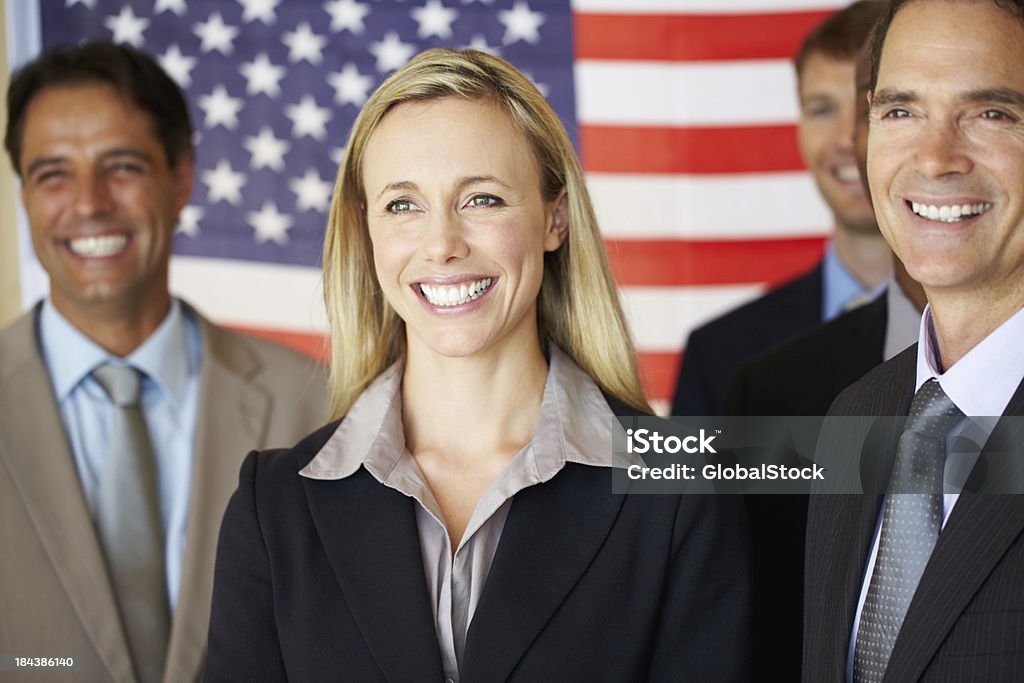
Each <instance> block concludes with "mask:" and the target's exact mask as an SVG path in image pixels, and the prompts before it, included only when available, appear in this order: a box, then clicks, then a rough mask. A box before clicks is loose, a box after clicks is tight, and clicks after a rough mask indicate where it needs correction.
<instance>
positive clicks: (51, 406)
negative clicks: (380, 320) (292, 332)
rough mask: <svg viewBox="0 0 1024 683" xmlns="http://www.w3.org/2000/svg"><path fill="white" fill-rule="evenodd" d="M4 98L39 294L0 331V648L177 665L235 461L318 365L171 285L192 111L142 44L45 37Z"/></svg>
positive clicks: (200, 612) (303, 424) (317, 378)
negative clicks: (47, 47)
mask: <svg viewBox="0 0 1024 683" xmlns="http://www.w3.org/2000/svg"><path fill="white" fill-rule="evenodd" d="M7 106H8V126H7V131H6V137H5V145H6V148H7V151H8V153H9V155H10V160H11V163H12V164H13V166H14V168H15V170H16V172H17V173H18V175H19V177H20V178H21V197H22V201H23V204H24V207H25V211H26V214H27V216H28V222H29V225H30V229H31V235H32V242H33V247H34V249H35V253H36V256H37V258H38V260H39V262H40V263H41V264H42V266H43V268H44V269H45V270H46V272H47V274H48V276H49V281H50V294H49V297H48V298H47V299H45V300H44V301H42V302H41V303H39V304H38V305H36V306H35V307H34V308H33V309H32V310H31V311H29V312H28V313H26V314H25V315H24V316H23V317H21V318H20V319H18V320H16V321H15V322H14V323H13V324H12V325H11V326H10V327H8V328H7V329H5V330H3V331H2V332H0V519H2V520H3V523H2V525H0V543H2V544H3V547H4V548H6V549H7V550H6V551H5V559H4V561H3V562H2V563H0V614H2V615H3V617H2V619H0V652H3V653H5V654H9V655H16V656H48V657H72V658H73V660H74V671H73V677H74V678H75V679H76V680H96V681H98V680H114V681H135V680H137V681H159V680H166V681H194V680H197V679H198V678H199V677H200V676H201V673H202V668H203V658H204V655H205V648H206V635H207V624H208V619H209V610H210V594H211V588H212V575H213V562H214V552H215V546H216V540H217V532H218V529H219V525H220V520H221V516H222V514H223V511H224V507H225V505H226V503H227V500H228V497H229V496H230V494H231V492H232V490H233V489H234V486H235V481H236V477H237V471H238V467H239V465H240V463H241V460H242V458H243V457H244V455H245V454H246V452H247V451H249V450H251V449H254V448H262V447H266V446H272V445H280V446H284V445H288V444H291V443H293V442H294V441H295V440H297V439H298V438H299V437H301V436H302V435H304V434H305V433H307V432H308V431H311V430H312V429H313V428H315V427H316V426H317V425H318V424H319V423H320V422H321V421H322V418H323V415H324V413H325V400H326V399H325V387H324V382H323V378H322V376H321V374H320V372H319V368H318V367H317V366H316V365H315V364H314V363H313V362H312V361H311V360H309V359H307V358H305V357H303V356H300V355H299V354H297V353H294V352H292V351H289V350H287V349H284V348H282V347H279V346H277V345H274V344H271V343H268V342H263V341H257V340H254V339H250V338H247V337H243V336H241V335H239V334H236V333H232V332H228V331H225V330H223V329H220V328H218V327H216V326H214V325H213V324H211V323H210V322H209V321H207V320H205V319H204V318H203V317H202V316H201V315H200V314H199V313H198V312H197V311H195V310H194V309H193V308H191V307H190V306H189V305H188V304H186V303H185V302H183V301H180V300H178V299H176V298H174V297H172V296H171V295H170V293H169V291H168V263H169V260H170V256H171V248H172V242H173V235H174V231H175V225H176V222H177V219H178V214H179V212H180V211H181V209H182V208H183V207H184V206H185V205H186V203H187V202H188V199H189V195H190V194H191V192H192V185H193V148H192V127H191V123H190V121H189V116H188V110H187V107H186V103H185V100H184V97H183V95H182V93H181V91H180V89H179V88H178V87H177V85H176V84H175V83H174V82H173V81H172V80H171V79H170V78H169V77H168V75H167V74H166V73H164V72H163V71H162V70H161V68H160V67H159V66H158V65H157V64H156V62H155V61H154V60H153V59H151V58H150V57H148V56H147V55H145V54H143V53H141V52H139V51H137V50H134V49H132V48H129V47H124V46H115V45H113V44H109V43H102V42H96V43H86V44H83V45H81V46H78V47H73V48H66V49H57V50H54V51H51V52H48V53H46V54H44V55H42V56H40V57H39V58H38V59H36V60H35V61H34V62H32V63H30V64H28V65H26V66H25V67H24V68H22V69H20V70H19V71H18V72H17V73H16V74H15V75H14V77H13V79H12V81H11V84H10V88H9V90H8V93H7ZM54 675H55V673H54V671H53V670H52V669H36V670H34V671H28V670H22V671H19V676H21V677H22V678H20V679H19V680H36V679H50V680H52V677H53V676H54Z"/></svg>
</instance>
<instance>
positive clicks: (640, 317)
mask: <svg viewBox="0 0 1024 683" xmlns="http://www.w3.org/2000/svg"><path fill="white" fill-rule="evenodd" d="M764 291H765V288H764V287H763V286H760V285H728V286H714V287H623V288H622V290H621V292H622V306H623V308H624V309H625V311H626V318H627V319H628V320H629V324H630V329H632V331H633V341H634V343H636V346H637V349H639V350H641V351H657V352H673V353H677V352H679V350H680V349H682V347H683V344H684V343H685V342H686V338H687V337H688V336H689V335H690V332H691V331H692V330H693V329H694V328H696V327H699V326H700V325H702V324H704V323H706V322H707V321H709V320H712V319H714V318H716V317H718V316H719V315H721V314H722V313H725V312H726V311H729V310H732V309H733V308H735V307H737V306H739V305H740V304H743V303H746V302H747V301H750V300H751V299H753V298H755V297H757V296H759V295H760V294H762V293H763V292H764Z"/></svg>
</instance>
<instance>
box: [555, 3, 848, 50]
mask: <svg viewBox="0 0 1024 683" xmlns="http://www.w3.org/2000/svg"><path fill="white" fill-rule="evenodd" d="M830 14H832V12H830V11H817V12H785V13H772V14H591V13H584V12H580V13H576V14H575V15H574V16H573V29H574V40H575V43H576V58H577V59H645V60H656V61H697V60H727V59H789V58H791V57H792V56H793V55H794V54H795V53H796V50H797V48H798V47H799V46H800V43H801V42H802V41H803V39H804V37H805V36H806V35H807V34H808V33H809V32H810V30H811V29H812V28H814V27H815V26H816V25H817V24H818V23H819V22H821V21H822V20H823V19H824V18H825V17H827V16H829V15H830Z"/></svg>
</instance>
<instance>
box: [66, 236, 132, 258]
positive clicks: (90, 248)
mask: <svg viewBox="0 0 1024 683" xmlns="http://www.w3.org/2000/svg"><path fill="white" fill-rule="evenodd" d="M127 245H128V237H127V236H125V235H98V236H89V237H79V238H77V239H73V240H69V241H68V246H69V247H70V248H71V251H72V252H73V253H74V254H75V255H76V256H87V257H91V258H101V257H104V256H112V255H114V254H116V253H118V252H119V251H121V250H122V249H124V248H125V247H126V246H127Z"/></svg>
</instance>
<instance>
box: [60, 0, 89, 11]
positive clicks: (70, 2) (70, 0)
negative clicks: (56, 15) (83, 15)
mask: <svg viewBox="0 0 1024 683" xmlns="http://www.w3.org/2000/svg"><path fill="white" fill-rule="evenodd" d="M79 3H81V4H83V5H85V6H86V7H88V8H89V9H95V8H96V0H65V2H64V6H65V7H72V6H74V5H77V4H79Z"/></svg>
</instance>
